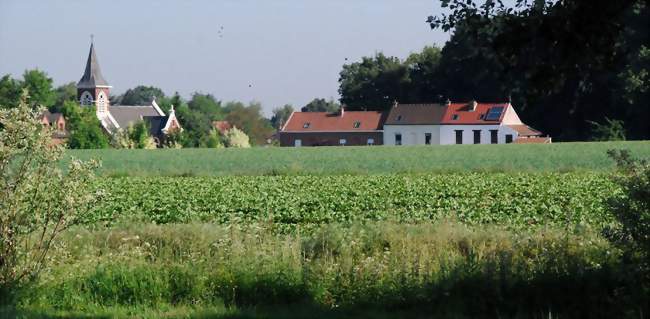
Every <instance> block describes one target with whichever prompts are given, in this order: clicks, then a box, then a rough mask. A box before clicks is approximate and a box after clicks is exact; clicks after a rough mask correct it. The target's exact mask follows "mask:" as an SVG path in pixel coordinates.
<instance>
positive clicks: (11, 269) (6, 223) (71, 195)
mask: <svg viewBox="0 0 650 319" xmlns="http://www.w3.org/2000/svg"><path fill="white" fill-rule="evenodd" d="M42 112H43V108H37V109H33V108H31V107H30V106H29V101H28V96H27V93H26V91H24V92H23V94H22V97H21V99H20V101H19V102H18V105H17V106H16V107H12V108H8V109H3V108H0V212H1V213H0V303H5V302H8V301H10V299H11V297H12V295H13V292H15V291H16V288H17V287H18V286H20V285H21V284H22V283H25V282H27V281H29V280H30V279H33V278H35V277H36V276H37V274H38V273H39V270H40V269H41V268H42V265H43V263H44V262H45V261H46V257H47V255H48V252H49V250H50V247H51V245H52V242H53V241H54V239H56V237H57V236H58V235H59V234H61V232H63V231H64V230H65V229H67V228H68V227H69V226H71V225H73V224H75V223H76V222H77V221H78V220H79V218H81V217H83V216H84V215H85V214H86V213H87V212H89V211H90V207H92V205H93V204H94V202H95V200H96V198H97V196H96V193H95V191H93V188H92V187H91V186H90V185H91V182H92V179H93V176H94V174H93V169H94V168H95V167H96V166H97V163H96V162H94V161H88V162H81V161H77V160H73V161H72V162H71V163H70V165H69V166H68V168H67V170H66V171H62V170H61V169H60V168H59V164H58V163H59V160H60V159H61V157H62V154H63V148H62V147H61V146H57V145H54V144H53V143H52V141H51V139H50V136H51V133H52V132H51V131H50V129H49V128H47V127H44V126H43V125H42V124H41V123H40V120H39V115H40V114H41V113H42Z"/></svg>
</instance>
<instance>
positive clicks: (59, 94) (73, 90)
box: [50, 82, 77, 112]
mask: <svg viewBox="0 0 650 319" xmlns="http://www.w3.org/2000/svg"><path fill="white" fill-rule="evenodd" d="M55 92H56V103H54V107H53V108H50V111H53V112H58V111H59V110H60V108H61V107H62V106H63V103H64V102H66V101H77V84H76V83H75V82H69V83H66V84H64V85H61V86H59V87H57V88H56V90H55Z"/></svg>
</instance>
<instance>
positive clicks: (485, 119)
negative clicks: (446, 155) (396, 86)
mask: <svg viewBox="0 0 650 319" xmlns="http://www.w3.org/2000/svg"><path fill="white" fill-rule="evenodd" d="M541 135H542V133H540V132H539V131H537V130H535V129H533V128H531V127H529V126H527V125H526V124H524V123H522V122H521V120H520V119H519V116H518V115H517V112H515V109H514V108H513V107H512V105H511V104H510V103H477V102H475V101H472V102H469V103H451V102H447V104H444V105H443V104H398V103H395V105H394V106H393V108H392V109H391V110H390V112H389V114H388V117H387V119H386V122H385V123H384V145H446V144H505V143H550V142H551V138H550V137H541Z"/></svg>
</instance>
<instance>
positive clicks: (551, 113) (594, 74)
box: [428, 0, 650, 140]
mask: <svg viewBox="0 0 650 319" xmlns="http://www.w3.org/2000/svg"><path fill="white" fill-rule="evenodd" d="M442 5H443V7H446V8H449V9H450V11H451V12H450V13H449V14H446V15H445V14H443V15H440V16H437V17H433V16H432V17H429V20H428V21H429V23H430V25H431V27H432V28H440V29H443V30H445V31H453V32H454V34H453V35H452V40H450V43H452V44H454V45H455V46H456V49H459V50H451V51H454V52H445V51H450V50H447V49H448V46H449V43H448V44H447V45H446V46H445V48H444V49H443V59H442V61H441V64H442V65H445V64H446V63H448V61H454V60H455V61H456V63H455V65H453V66H450V65H447V66H445V67H446V68H447V69H450V68H451V69H454V68H455V69H457V70H468V71H470V72H472V73H467V74H464V73H460V72H455V74H461V76H465V77H467V78H468V79H469V80H468V81H465V82H463V81H460V83H466V84H467V86H466V87H465V88H461V89H463V90H462V91H473V92H476V93H474V95H475V97H476V98H477V99H484V100H485V99H489V95H491V96H495V95H496V96H504V95H508V96H511V97H512V99H513V101H514V102H515V103H514V104H516V105H517V106H518V107H519V111H520V113H521V115H522V117H523V118H524V120H525V121H527V122H529V123H530V124H532V125H533V126H535V127H537V128H540V129H542V130H543V131H545V132H547V133H550V134H552V135H554V136H555V137H557V138H558V139H564V140H576V139H578V140H584V139H588V138H590V136H589V132H590V129H589V128H590V127H589V125H590V124H589V121H593V122H603V120H604V119H605V118H606V117H607V118H610V119H618V120H623V121H624V122H625V123H626V124H627V125H628V126H629V127H630V130H628V131H629V135H630V136H631V137H633V138H648V137H649V136H650V129H649V128H648V125H647V123H646V120H645V119H644V120H641V119H642V118H644V117H643V115H645V118H647V116H648V115H649V113H648V112H649V111H648V108H647V107H645V105H647V104H645V105H644V104H642V103H641V104H637V103H634V104H631V103H627V102H625V101H624V95H625V94H623V92H624V91H625V90H624V89H623V88H625V87H626V84H625V81H623V80H621V76H620V75H621V74H623V76H622V78H625V79H630V78H632V79H635V77H634V76H632V77H628V76H626V75H627V74H629V73H627V72H625V71H624V70H626V67H629V68H628V69H631V70H633V71H632V74H636V75H640V74H642V73H643V72H642V70H644V69H645V70H647V65H645V66H644V64H643V62H641V60H642V59H636V58H635V57H638V56H642V55H643V54H639V53H641V52H642V51H643V50H642V48H643V47H649V46H650V45H649V44H650V37H648V28H649V27H648V23H647V21H648V19H649V18H650V12H649V8H648V4H647V1H643V0H627V1H607V0H594V1H580V0H567V1H524V0H517V1H515V4H514V6H510V5H506V4H504V3H503V2H502V1H492V0H486V1H474V0H443V1H442ZM452 53H453V54H452ZM447 54H449V55H447ZM445 56H447V58H445ZM638 62H641V63H638ZM480 66H483V67H480ZM443 75H444V74H443ZM443 78H444V76H443ZM637 79H638V78H637ZM479 81H480V82H479ZM458 82H459V81H452V82H450V85H451V87H450V88H449V89H450V90H451V91H456V92H457V91H459V88H458V87H454V83H458ZM633 82H634V80H633ZM484 85H488V86H492V87H493V88H492V89H489V90H485V89H484V88H483V87H482V86H484ZM454 89H455V90H454ZM483 94H485V95H488V96H486V97H483V96H481V95H483ZM476 95H478V96H476ZM642 95H643V96H644V97H642V98H640V97H637V98H635V99H638V101H646V102H647V101H648V99H647V93H642ZM639 115H641V116H639Z"/></svg>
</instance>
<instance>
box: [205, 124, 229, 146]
mask: <svg viewBox="0 0 650 319" xmlns="http://www.w3.org/2000/svg"><path fill="white" fill-rule="evenodd" d="M223 139H224V137H222V136H221V133H219V131H218V130H217V129H212V130H211V131H210V135H209V136H208V139H207V141H206V142H205V145H204V146H205V147H207V148H224V147H225V146H224V145H223V143H224V142H223Z"/></svg>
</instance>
